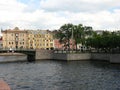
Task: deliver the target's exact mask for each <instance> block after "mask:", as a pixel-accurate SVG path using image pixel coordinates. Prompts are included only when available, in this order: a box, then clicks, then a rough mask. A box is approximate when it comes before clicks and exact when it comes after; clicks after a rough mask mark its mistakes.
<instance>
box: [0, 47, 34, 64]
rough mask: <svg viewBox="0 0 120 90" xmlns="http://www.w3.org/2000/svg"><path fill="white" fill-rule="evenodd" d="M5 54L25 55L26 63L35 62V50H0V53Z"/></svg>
mask: <svg viewBox="0 0 120 90" xmlns="http://www.w3.org/2000/svg"><path fill="white" fill-rule="evenodd" d="M7 52H11V53H14V52H16V53H24V54H26V55H27V60H28V61H30V62H31V61H35V55H36V50H34V49H15V50H9V49H1V50H0V53H7Z"/></svg>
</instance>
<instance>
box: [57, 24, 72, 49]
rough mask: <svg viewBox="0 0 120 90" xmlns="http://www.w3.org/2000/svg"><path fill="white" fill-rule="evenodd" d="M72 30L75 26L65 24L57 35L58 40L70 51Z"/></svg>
mask: <svg viewBox="0 0 120 90" xmlns="http://www.w3.org/2000/svg"><path fill="white" fill-rule="evenodd" d="M72 28H73V24H64V25H63V26H61V27H60V29H59V32H58V33H57V34H56V36H57V38H59V42H60V43H63V44H64V46H65V47H66V48H67V49H68V50H70V39H71V35H72V34H71V33H72Z"/></svg>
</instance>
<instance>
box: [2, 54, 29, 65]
mask: <svg viewBox="0 0 120 90" xmlns="http://www.w3.org/2000/svg"><path fill="white" fill-rule="evenodd" d="M19 61H27V55H25V54H22V53H0V63H5V62H19Z"/></svg>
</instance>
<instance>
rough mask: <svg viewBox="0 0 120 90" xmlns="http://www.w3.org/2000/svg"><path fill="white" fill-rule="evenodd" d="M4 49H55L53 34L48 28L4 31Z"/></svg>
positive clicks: (16, 28)
mask: <svg viewBox="0 0 120 90" xmlns="http://www.w3.org/2000/svg"><path fill="white" fill-rule="evenodd" d="M2 35H3V49H10V48H12V49H48V50H50V49H53V48H54V41H53V35H52V33H51V32H50V31H48V30H19V28H18V27H15V28H14V29H13V30H11V29H8V30H4V31H2Z"/></svg>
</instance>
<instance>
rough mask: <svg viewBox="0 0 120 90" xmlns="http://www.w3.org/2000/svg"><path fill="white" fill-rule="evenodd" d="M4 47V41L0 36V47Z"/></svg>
mask: <svg viewBox="0 0 120 90" xmlns="http://www.w3.org/2000/svg"><path fill="white" fill-rule="evenodd" d="M2 48H3V41H2V36H0V49H2Z"/></svg>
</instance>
